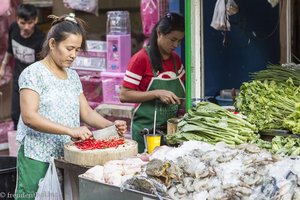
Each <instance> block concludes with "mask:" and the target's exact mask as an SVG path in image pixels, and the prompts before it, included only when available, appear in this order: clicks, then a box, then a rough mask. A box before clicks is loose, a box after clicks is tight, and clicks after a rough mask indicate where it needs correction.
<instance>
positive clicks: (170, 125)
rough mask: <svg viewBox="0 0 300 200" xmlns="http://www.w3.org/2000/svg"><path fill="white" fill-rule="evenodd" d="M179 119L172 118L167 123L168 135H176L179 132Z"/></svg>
mask: <svg viewBox="0 0 300 200" xmlns="http://www.w3.org/2000/svg"><path fill="white" fill-rule="evenodd" d="M179 120H180V119H179V118H171V119H168V121H167V134H168V135H169V134H174V133H176V132H177V125H178V122H179Z"/></svg>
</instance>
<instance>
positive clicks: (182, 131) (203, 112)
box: [167, 102, 258, 145]
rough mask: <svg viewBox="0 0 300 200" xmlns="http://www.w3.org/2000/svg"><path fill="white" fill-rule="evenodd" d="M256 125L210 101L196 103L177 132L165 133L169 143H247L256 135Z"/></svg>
mask: <svg viewBox="0 0 300 200" xmlns="http://www.w3.org/2000/svg"><path fill="white" fill-rule="evenodd" d="M256 131H257V129H256V127H255V126H254V125H252V124H250V123H249V122H247V121H246V120H245V119H242V118H241V117H239V116H236V115H235V114H233V113H231V112H229V111H228V110H226V109H225V108H223V107H221V106H218V105H216V104H213V103H210V102H201V103H198V104H197V106H196V107H194V108H192V109H191V110H189V111H188V113H186V114H185V116H184V118H183V119H182V120H181V121H180V122H179V124H178V132H177V133H175V134H171V135H167V141H168V143H170V144H174V143H180V142H183V141H187V140H198V141H203V142H207V143H211V144H215V143H217V142H220V141H224V142H225V143H227V144H229V145H236V144H243V143H247V142H249V141H251V140H253V139H256V138H257V137H258V136H257V135H256V134H255V132H256Z"/></svg>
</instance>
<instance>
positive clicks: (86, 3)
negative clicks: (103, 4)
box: [63, 0, 99, 16]
mask: <svg viewBox="0 0 300 200" xmlns="http://www.w3.org/2000/svg"><path fill="white" fill-rule="evenodd" d="M63 3H64V5H65V6H66V7H67V8H71V9H74V10H81V11H84V12H88V13H93V14H94V15H96V16H98V15H99V13H98V9H99V7H98V0H63Z"/></svg>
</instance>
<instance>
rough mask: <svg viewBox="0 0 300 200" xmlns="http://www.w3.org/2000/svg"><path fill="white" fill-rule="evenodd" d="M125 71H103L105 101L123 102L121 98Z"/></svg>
mask: <svg viewBox="0 0 300 200" xmlns="http://www.w3.org/2000/svg"><path fill="white" fill-rule="evenodd" d="M124 74H125V73H115V72H102V73H101V79H102V93H103V103H110V104H122V103H121V102H120V99H119V94H120V89H121V86H122V81H123V77H124Z"/></svg>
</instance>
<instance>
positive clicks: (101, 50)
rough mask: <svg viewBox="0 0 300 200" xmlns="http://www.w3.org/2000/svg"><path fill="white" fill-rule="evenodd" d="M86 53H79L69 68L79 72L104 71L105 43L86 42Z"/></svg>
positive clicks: (96, 41)
mask: <svg viewBox="0 0 300 200" xmlns="http://www.w3.org/2000/svg"><path fill="white" fill-rule="evenodd" d="M86 46H87V50H86V52H83V51H81V52H79V54H78V56H77V57H76V59H75V60H74V62H73V63H72V66H71V68H73V69H79V70H92V71H105V70H106V59H107V55H106V54H107V51H106V42H104V41H98V40H87V41H86Z"/></svg>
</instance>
